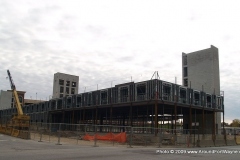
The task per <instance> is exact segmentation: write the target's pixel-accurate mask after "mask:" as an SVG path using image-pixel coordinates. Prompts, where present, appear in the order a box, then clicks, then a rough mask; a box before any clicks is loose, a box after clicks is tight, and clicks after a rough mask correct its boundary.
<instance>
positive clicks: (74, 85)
mask: <svg viewBox="0 0 240 160" xmlns="http://www.w3.org/2000/svg"><path fill="white" fill-rule="evenodd" d="M64 82H65V81H64V80H63V79H59V85H62V86H64ZM70 83H71V82H70V81H66V86H69V87H70ZM76 86H77V82H74V81H72V85H71V87H76Z"/></svg>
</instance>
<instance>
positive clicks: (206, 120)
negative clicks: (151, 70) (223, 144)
mask: <svg viewBox="0 0 240 160" xmlns="http://www.w3.org/2000/svg"><path fill="white" fill-rule="evenodd" d="M23 111H24V113H27V114H28V115H30V116H31V122H32V123H34V122H43V123H70V124H76V123H80V124H98V125H121V126H124V125H125V126H140V127H154V128H161V125H163V124H164V122H166V121H168V122H169V121H171V126H170V127H171V128H172V129H176V121H177V120H178V119H183V125H182V126H183V129H193V127H194V128H195V129H199V130H200V131H201V133H203V134H204V133H207V132H208V133H213V134H215V133H216V132H217V131H216V128H215V125H214V124H215V113H216V112H220V113H221V112H223V111H224V97H223V95H214V94H210V93H206V92H204V91H200V90H195V89H193V88H188V87H184V86H181V85H178V84H174V83H170V82H166V81H163V80H159V79H151V80H147V81H142V82H137V83H134V82H129V83H124V84H119V85H115V86H114V87H112V88H106V89H102V90H95V91H92V92H86V93H81V94H75V95H71V96H68V97H63V98H56V99H51V100H49V101H45V102H41V103H38V104H31V105H27V106H23ZM13 113H16V108H11V109H5V110H1V111H0V116H1V119H2V121H5V122H6V121H7V119H8V118H10V116H11V115H12V114H13ZM194 123H195V124H196V123H198V124H199V125H198V126H196V125H195V126H194V125H193V124H194ZM196 127H197V128H196Z"/></svg>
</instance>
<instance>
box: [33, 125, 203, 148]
mask: <svg viewBox="0 0 240 160" xmlns="http://www.w3.org/2000/svg"><path fill="white" fill-rule="evenodd" d="M30 138H31V139H33V140H36V141H39V142H51V143H55V144H57V145H61V144H76V145H91V146H116V145H117V146H124V147H134V146H152V147H170V146H174V147H195V146H196V144H197V141H198V140H199V134H198V130H185V129H165V128H164V129H163V128H150V127H131V126H111V125H91V124H66V123H32V124H31V126H30Z"/></svg>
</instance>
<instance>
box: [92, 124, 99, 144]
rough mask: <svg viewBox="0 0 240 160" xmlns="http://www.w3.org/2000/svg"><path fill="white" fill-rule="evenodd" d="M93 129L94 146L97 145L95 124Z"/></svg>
mask: <svg viewBox="0 0 240 160" xmlns="http://www.w3.org/2000/svg"><path fill="white" fill-rule="evenodd" d="M94 130H95V135H94V146H93V147H98V146H97V137H96V136H97V130H96V125H95V126H94Z"/></svg>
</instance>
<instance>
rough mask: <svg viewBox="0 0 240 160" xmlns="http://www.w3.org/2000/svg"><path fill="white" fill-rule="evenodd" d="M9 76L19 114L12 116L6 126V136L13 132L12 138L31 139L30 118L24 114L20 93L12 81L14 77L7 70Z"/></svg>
mask: <svg viewBox="0 0 240 160" xmlns="http://www.w3.org/2000/svg"><path fill="white" fill-rule="evenodd" d="M7 74H8V78H9V81H10V85H11V89H12V92H13V97H14V100H15V105H16V108H17V114H14V115H13V116H12V119H11V120H10V122H9V123H8V125H7V126H6V127H7V129H6V134H10V132H11V136H14V137H20V138H24V139H29V121H30V116H28V115H26V114H24V113H23V110H22V106H21V103H20V101H19V97H18V93H17V90H16V86H15V84H14V82H13V79H12V76H11V74H10V71H9V70H7Z"/></svg>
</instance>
